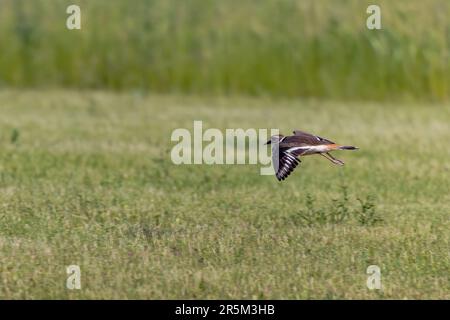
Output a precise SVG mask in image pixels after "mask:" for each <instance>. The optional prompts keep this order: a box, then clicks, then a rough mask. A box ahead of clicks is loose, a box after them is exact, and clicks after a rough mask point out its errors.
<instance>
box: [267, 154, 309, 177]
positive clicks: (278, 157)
mask: <svg viewBox="0 0 450 320" xmlns="http://www.w3.org/2000/svg"><path fill="white" fill-rule="evenodd" d="M306 150H307V148H278V146H276V147H275V148H273V149H272V161H273V165H274V169H275V175H276V177H277V179H278V181H281V180H284V179H286V178H287V177H288V176H289V175H290V174H291V173H292V171H294V169H295V168H296V167H297V166H298V165H299V164H300V162H301V161H300V159H298V156H300V155H301V154H303V153H304V152H305V151H306Z"/></svg>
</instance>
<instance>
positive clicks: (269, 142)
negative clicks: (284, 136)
mask: <svg viewBox="0 0 450 320" xmlns="http://www.w3.org/2000/svg"><path fill="white" fill-rule="evenodd" d="M271 143H272V141H271V140H269V141H267V142H266V143H264V144H271Z"/></svg>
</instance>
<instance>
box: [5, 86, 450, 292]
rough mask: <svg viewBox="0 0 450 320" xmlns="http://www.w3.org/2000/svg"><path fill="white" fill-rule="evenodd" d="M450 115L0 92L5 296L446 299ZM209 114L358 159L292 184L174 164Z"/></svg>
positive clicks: (220, 124) (322, 165)
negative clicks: (377, 272)
mask: <svg viewBox="0 0 450 320" xmlns="http://www.w3.org/2000/svg"><path fill="white" fill-rule="evenodd" d="M449 110H450V108H449V105H438V104H435V105H419V104H416V105H406V104H404V105H394V104H373V103H361V104H358V103H350V104H349V103H345V104H344V103H332V102H327V101H319V100H281V99H280V100H273V99H263V98H258V99H255V98H245V97H241V98H237V97H236V98H228V99H222V98H207V97H206V98H205V97H204V98H199V97H194V96H181V95H180V96H176V95H172V96H158V95H149V96H146V95H142V94H139V93H134V94H111V93H102V92H92V91H88V92H78V93H77V92H73V91H41V92H38V91H15V90H8V91H1V92H0V114H1V117H0V128H1V131H0V148H1V152H0V298H2V299H4V298H33V299H39V298H69V299H78V298H100V299H105V298H119V299H126V298H148V299H161V298H169V299H172V298H225V299H228V298H249V299H253V298H287V299H294V298H299V299H303V298H318V299H328V298H333V299H339V298H345V299H357V298H362V299H377V298H401V299H403V298H408V299H413V298H421V299H428V298H446V299H449V298H450V282H449V270H450V257H449V249H450V233H449V230H450V220H449V213H450V193H449V190H450V179H449V178H450V164H449V161H448V159H449V157H450V148H449V147H448V141H450V128H449V123H450V111H449ZM194 120H203V121H204V125H205V126H207V127H217V128H221V129H225V128H239V127H242V128H280V130H281V131H282V132H284V133H289V131H290V130H291V129H294V128H298V129H303V130H306V131H311V132H314V133H317V134H320V135H323V136H325V137H328V138H330V139H333V140H336V141H337V142H343V143H346V144H354V145H357V146H359V147H360V148H361V149H360V150H359V151H358V152H341V153H340V154H339V156H340V158H342V159H344V160H345V161H346V165H345V166H344V167H342V168H341V167H337V166H333V165H331V164H330V163H329V162H328V161H326V160H325V159H323V158H321V157H307V158H305V159H304V161H303V162H302V164H301V166H300V167H299V168H298V169H297V170H296V171H295V172H294V173H293V174H292V176H290V177H289V179H287V180H286V181H284V182H283V183H279V182H278V181H277V180H276V179H275V178H274V177H273V176H260V175H259V167H258V166H254V165H253V166H251V165H240V166H238V165H234V166H225V165H223V166H217V165H216V166H207V165H196V166H195V165H191V166H186V165H180V166H175V165H173V164H172V163H171V160H170V150H171V148H172V146H173V145H174V144H173V143H171V142H170V134H171V132H172V130H173V129H175V128H180V127H184V128H188V129H190V128H192V124H193V121H194ZM357 199H360V201H361V202H362V204H361V203H360V201H358V200H357ZM72 264H75V265H79V266H80V267H81V282H82V289H81V290H74V291H70V290H67V289H66V287H65V284H66V278H67V275H66V266H67V265H72ZM372 264H374V265H378V266H380V268H381V275H382V285H383V289H382V290H373V291H371V290H368V289H367V287H366V279H367V275H366V268H367V267H368V266H369V265H372Z"/></svg>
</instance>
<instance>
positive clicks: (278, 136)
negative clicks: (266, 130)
mask: <svg viewBox="0 0 450 320" xmlns="http://www.w3.org/2000/svg"><path fill="white" fill-rule="evenodd" d="M283 138H284V136H283V135H282V134H276V135H274V136H271V137H270V140H269V141H267V142H266V144H271V143H272V144H276V143H280V141H281V140H282V139H283Z"/></svg>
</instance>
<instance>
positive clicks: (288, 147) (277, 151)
mask: <svg viewBox="0 0 450 320" xmlns="http://www.w3.org/2000/svg"><path fill="white" fill-rule="evenodd" d="M266 144H272V162H273V166H274V169H275V175H276V177H277V179H278V180H279V181H281V180H284V179H286V178H287V177H288V176H289V175H290V174H291V172H292V171H294V169H295V168H296V167H297V165H298V164H299V163H300V162H301V161H300V159H299V157H300V156H307V155H311V154H320V155H321V156H323V157H324V158H326V159H328V160H330V161H331V162H332V163H334V164H336V165H340V166H342V165H344V162H343V161H342V160H339V159H336V158H335V157H333V156H332V155H331V154H330V151H334V150H356V149H358V148H357V147H354V146H344V145H340V144H336V143H334V142H333V141H330V140H328V139H324V138H322V137H319V136H316V135H313V134H310V133H306V132H303V131H300V130H294V135H293V136H283V135H282V134H278V135H274V136H272V137H271V138H270V140H269V141H267V143H266Z"/></svg>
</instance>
